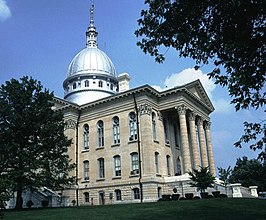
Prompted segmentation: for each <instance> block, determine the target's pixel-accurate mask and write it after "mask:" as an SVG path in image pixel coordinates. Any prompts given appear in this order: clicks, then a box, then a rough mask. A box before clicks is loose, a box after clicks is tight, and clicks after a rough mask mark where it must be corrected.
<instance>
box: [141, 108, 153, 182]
mask: <svg viewBox="0 0 266 220" xmlns="http://www.w3.org/2000/svg"><path fill="white" fill-rule="evenodd" d="M138 111H139V116H140V117H139V128H140V140H141V149H140V153H141V154H140V156H141V158H142V159H141V161H142V162H141V164H142V176H143V177H144V176H148V175H152V174H153V173H155V171H154V170H155V165H154V153H150V152H153V151H154V149H153V142H152V140H153V138H152V132H151V130H152V124H151V114H152V108H151V106H150V105H148V104H141V105H140V106H139V109H138ZM144 155H145V158H144V157H143V156H144Z"/></svg>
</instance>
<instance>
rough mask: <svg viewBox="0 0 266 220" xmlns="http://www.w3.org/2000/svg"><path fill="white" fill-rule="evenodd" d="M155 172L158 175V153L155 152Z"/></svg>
mask: <svg viewBox="0 0 266 220" xmlns="http://www.w3.org/2000/svg"><path fill="white" fill-rule="evenodd" d="M155 170H156V173H159V153H158V152H155Z"/></svg>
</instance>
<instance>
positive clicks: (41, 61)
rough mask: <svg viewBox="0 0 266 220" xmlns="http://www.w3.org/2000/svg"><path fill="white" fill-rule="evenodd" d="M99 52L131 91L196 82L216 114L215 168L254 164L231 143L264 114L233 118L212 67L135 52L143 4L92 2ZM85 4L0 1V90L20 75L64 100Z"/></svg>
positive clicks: (83, 0)
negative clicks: (241, 161)
mask: <svg viewBox="0 0 266 220" xmlns="http://www.w3.org/2000/svg"><path fill="white" fill-rule="evenodd" d="M94 3H95V25H96V28H97V31H98V33H99V35H98V46H99V48H100V49H101V50H103V51H104V52H105V53H106V54H107V55H108V56H109V57H110V59H111V60H112V61H113V63H114V65H115V67H116V71H117V73H118V74H119V73H122V72H127V73H129V74H130V75H131V77H132V80H131V84H130V87H131V88H133V87H136V86H141V85H143V84H150V85H152V86H156V88H159V87H160V88H165V87H167V88H170V87H171V86H174V85H180V84H183V83H186V82H188V81H192V80H195V79H197V78H200V80H201V82H202V83H203V85H204V87H205V89H206V91H207V92H208V94H209V96H210V98H211V100H212V102H213V104H214V106H215V108H216V111H215V112H214V113H212V114H211V120H212V127H211V129H212V130H211V131H212V140H213V149H214V157H215V162H216V167H221V166H222V167H224V168H225V167H228V166H229V165H231V166H234V165H235V162H236V158H238V157H242V156H244V155H245V156H248V157H249V158H255V157H256V156H257V153H258V152H253V151H252V150H250V149H249V148H248V147H245V148H243V149H237V148H235V147H234V146H233V143H234V142H235V141H237V140H238V138H239V137H240V135H241V134H242V129H243V128H242V124H243V121H245V120H248V121H252V120H253V121H260V120H262V119H263V113H262V111H260V112H255V111H252V110H251V111H239V112H235V111H234V108H233V106H231V105H230V104H229V103H230V97H229V96H228V92H227V90H226V89H225V88H221V87H220V86H217V85H214V83H213V82H212V81H210V80H208V79H207V77H206V73H208V72H209V71H210V70H211V69H212V65H205V66H203V67H201V70H200V71H195V70H193V67H194V66H195V64H194V62H193V61H192V60H190V59H180V58H178V56H177V53H176V52H175V51H174V50H173V49H169V50H167V52H166V61H165V62H164V63H163V64H158V63H155V61H154V58H153V57H150V56H149V55H145V54H144V53H143V52H142V51H141V50H140V48H138V47H137V46H136V42H137V38H136V37H135V35H134V31H135V30H136V29H137V27H138V25H137V19H138V18H139V17H140V11H141V9H143V8H145V5H144V0H135V1H132V0H94ZM89 7H90V1H89V0H0V84H2V83H4V82H5V81H7V80H10V79H11V78H20V77H21V76H23V75H29V76H32V77H33V78H35V79H38V80H40V81H41V82H42V84H43V86H44V87H45V88H48V89H49V90H51V91H54V93H55V95H56V96H59V97H63V88H62V83H63V81H64V79H65V78H66V74H67V68H68V65H69V63H70V62H71V60H72V58H73V57H74V56H75V55H76V54H77V53H78V52H79V51H80V50H81V49H83V48H84V47H85V31H86V28H87V26H88V24H89Z"/></svg>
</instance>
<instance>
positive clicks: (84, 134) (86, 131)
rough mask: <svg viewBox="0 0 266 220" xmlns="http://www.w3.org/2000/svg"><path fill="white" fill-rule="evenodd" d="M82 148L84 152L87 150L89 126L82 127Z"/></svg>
mask: <svg viewBox="0 0 266 220" xmlns="http://www.w3.org/2000/svg"><path fill="white" fill-rule="evenodd" d="M83 148H84V150H87V149H89V125H88V124H85V125H84V126H83Z"/></svg>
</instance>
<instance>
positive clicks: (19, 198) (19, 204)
mask: <svg viewBox="0 0 266 220" xmlns="http://www.w3.org/2000/svg"><path fill="white" fill-rule="evenodd" d="M22 205H23V198H22V187H21V186H18V189H17V199H16V206H15V209H16V210H21V209H22Z"/></svg>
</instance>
